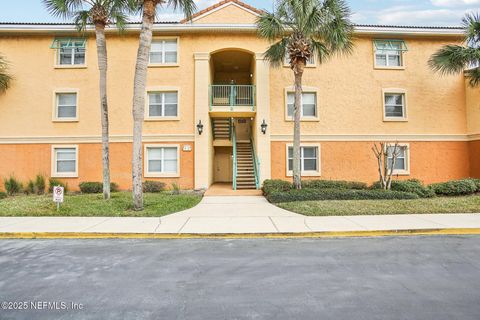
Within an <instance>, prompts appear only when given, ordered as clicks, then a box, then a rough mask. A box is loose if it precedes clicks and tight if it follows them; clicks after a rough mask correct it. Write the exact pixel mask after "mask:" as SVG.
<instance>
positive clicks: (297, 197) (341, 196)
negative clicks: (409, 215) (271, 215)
mask: <svg viewBox="0 0 480 320" xmlns="http://www.w3.org/2000/svg"><path fill="white" fill-rule="evenodd" d="M418 198H419V196H418V195H416V194H415V193H410V192H401V191H385V190H352V189H322V190H318V189H301V190H291V191H289V192H280V191H275V192H272V193H271V194H269V195H268V196H267V199H268V201H270V202H273V203H279V202H292V201H312V200H394V199H398V200H403V199H418Z"/></svg>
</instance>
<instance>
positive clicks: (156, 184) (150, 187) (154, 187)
mask: <svg viewBox="0 0 480 320" xmlns="http://www.w3.org/2000/svg"><path fill="white" fill-rule="evenodd" d="M165 187H166V185H165V183H163V182H160V181H152V180H147V181H145V182H144V183H143V192H149V193H157V192H162V191H163V190H165Z"/></svg>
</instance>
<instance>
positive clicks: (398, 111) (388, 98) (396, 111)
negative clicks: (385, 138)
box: [384, 92, 406, 119]
mask: <svg viewBox="0 0 480 320" xmlns="http://www.w3.org/2000/svg"><path fill="white" fill-rule="evenodd" d="M384 99H385V100H384V106H385V114H384V116H385V119H396V118H399V119H405V118H406V112H405V93H389V92H385V93H384Z"/></svg>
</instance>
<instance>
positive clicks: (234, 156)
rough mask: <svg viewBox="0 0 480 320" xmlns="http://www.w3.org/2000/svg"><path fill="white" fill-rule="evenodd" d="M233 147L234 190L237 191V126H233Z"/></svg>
mask: <svg viewBox="0 0 480 320" xmlns="http://www.w3.org/2000/svg"><path fill="white" fill-rule="evenodd" d="M232 145H233V190H237V133H236V131H235V125H233V126H232Z"/></svg>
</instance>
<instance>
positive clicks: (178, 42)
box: [148, 36, 180, 68]
mask: <svg viewBox="0 0 480 320" xmlns="http://www.w3.org/2000/svg"><path fill="white" fill-rule="evenodd" d="M172 39H176V40H177V62H176V63H150V52H149V53H148V67H150V68H164V67H178V66H180V37H178V36H171V37H153V39H152V43H153V42H154V41H161V40H172Z"/></svg>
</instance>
